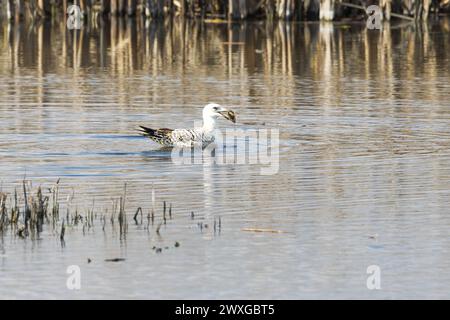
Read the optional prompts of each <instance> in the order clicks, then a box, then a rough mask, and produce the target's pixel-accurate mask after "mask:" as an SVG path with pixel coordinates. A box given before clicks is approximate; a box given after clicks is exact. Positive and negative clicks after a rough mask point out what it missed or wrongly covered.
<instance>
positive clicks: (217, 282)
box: [0, 20, 450, 299]
mask: <svg viewBox="0 0 450 320" xmlns="http://www.w3.org/2000/svg"><path fill="white" fill-rule="evenodd" d="M210 101H215V102H218V103H221V104H224V105H226V106H231V107H232V108H233V109H234V110H235V111H236V112H237V114H238V122H237V127H238V128H243V129H277V130H279V132H280V146H279V171H278V172H277V174H274V175H261V167H262V165H259V164H256V165H255V164H252V165H250V164H240V165H230V164H228V165H220V164H217V163H216V164H214V161H211V159H208V158H205V159H204V160H203V161H202V162H201V163H199V164H184V165H176V164H174V163H173V161H172V160H171V154H170V152H168V151H164V150H160V149H159V148H158V146H157V145H155V144H153V143H151V142H149V141H147V140H145V139H144V138H141V137H139V136H137V135H136V130H135V129H136V127H137V126H138V125H140V124H144V125H148V126H153V127H158V126H161V127H169V128H170V127H180V126H181V127H191V126H193V125H194V121H198V120H199V119H200V115H201V108H202V106H203V105H204V104H205V103H207V102H210ZM220 125H221V126H222V128H227V127H230V126H232V124H231V123H229V122H225V121H222V122H220ZM228 147H230V146H228ZM449 147H450V21H445V20H443V21H440V22H432V23H430V24H429V25H424V26H421V27H420V28H419V27H415V26H412V25H395V24H393V25H391V26H390V27H389V26H388V25H387V26H385V28H384V29H383V30H382V31H370V30H366V29H365V28H364V25H359V24H351V25H344V24H334V25H333V24H303V23H302V24H264V23H258V22H255V23H251V24H236V25H227V24H219V23H206V24H201V23H186V24H182V23H173V24H172V23H166V24H157V23H147V24H146V23H145V22H143V21H140V20H137V21H135V20H128V21H127V20H117V21H116V20H113V21H98V23H97V24H93V25H87V26H85V28H84V29H83V31H82V32H76V33H74V31H70V32H69V31H67V30H66V28H65V25H64V24H55V23H53V24H52V23H50V22H47V23H44V24H40V25H34V26H30V25H27V24H25V23H23V24H20V25H16V26H14V25H8V24H6V23H3V24H1V27H0V159H1V160H0V161H1V162H0V166H1V171H0V173H1V175H0V180H1V190H2V191H3V192H7V193H9V194H13V192H14V188H20V187H21V181H22V179H23V178H24V177H26V179H27V180H31V181H32V182H33V188H37V186H38V185H42V186H45V187H51V185H52V184H53V183H54V182H55V181H56V180H57V179H58V178H60V179H61V182H60V184H61V194H62V195H63V196H62V197H61V205H62V209H61V210H62V211H63V212H65V210H66V207H67V206H69V203H68V201H67V199H66V198H65V197H66V196H67V194H71V193H72V192H74V194H75V196H74V198H73V199H71V200H70V207H71V208H75V207H76V208H77V209H78V210H79V211H80V212H83V213H84V212H86V211H87V210H89V209H90V208H92V207H94V208H95V210H96V211H98V212H105V211H106V210H109V212H110V211H111V206H112V200H111V199H112V198H117V197H119V196H120V195H121V194H122V189H123V187H124V184H125V183H127V193H128V197H127V213H128V215H129V219H128V220H129V230H128V234H127V238H126V240H123V239H122V240H121V239H120V237H119V234H118V232H117V229H115V228H113V227H111V226H110V225H109V224H108V225H107V227H106V230H105V231H103V230H102V224H101V222H98V221H97V222H96V223H95V224H94V226H93V228H91V229H89V230H87V231H86V230H85V232H83V230H82V228H81V227H69V228H68V229H67V230H66V246H65V247H64V248H62V247H61V244H60V242H59V238H58V236H57V235H55V231H54V230H52V228H50V227H46V229H45V231H44V233H43V234H41V236H40V240H31V239H26V240H23V239H21V238H19V237H16V236H14V235H11V234H10V233H8V234H6V235H3V236H2V237H1V238H0V297H1V298H8V299H14V298H194V299H196V298H200V299H203V298H213V299H214V298H225V299H227V298H228V299H230V298H267V299H272V298H275V299H277V298H374V299H376V298H450V294H449V292H450V237H449V230H450V209H449V205H450V149H449ZM231 148H233V146H231ZM236 150H237V152H238V153H240V152H244V151H243V150H241V149H239V148H237V149H236ZM152 187H154V189H155V196H156V203H157V212H156V217H155V220H156V221H155V226H151V227H150V229H149V230H147V229H146V228H145V222H144V225H135V224H134V223H133V222H132V216H133V214H134V212H135V211H136V208H137V207H142V208H143V210H144V215H146V214H147V213H148V211H149V209H150V208H151V203H152V202H151V194H152ZM163 201H167V203H172V206H173V210H172V215H173V217H172V219H170V220H168V221H167V224H166V225H163V226H162V227H161V231H160V234H159V235H158V234H157V233H156V232H155V228H156V225H157V224H158V223H159V221H161V220H162V203H163ZM191 211H194V213H195V218H194V219H191V217H190V212H191ZM219 217H220V218H221V230H220V233H219V232H214V229H213V223H214V220H215V219H216V220H217V219H218V218H219ZM199 222H203V223H204V224H208V225H209V227H208V228H202V229H200V228H199V226H198V223H199ZM244 228H264V229H274V230H280V231H283V233H255V232H246V231H243V229H244ZM175 241H178V242H179V243H180V244H181V245H180V247H178V248H175V247H174V243H175ZM154 246H158V247H163V248H165V247H166V246H167V247H169V249H164V250H163V252H162V253H156V252H155V251H154V250H152V248H153V247H154ZM118 257H120V258H125V259H126V260H125V261H123V262H118V263H111V262H105V261H104V260H105V259H110V258H118ZM88 258H90V259H91V260H92V262H91V263H88V262H87V259H88ZM69 265H78V266H80V268H81V273H82V274H81V275H82V277H81V282H82V284H81V285H82V288H81V290H68V289H67V288H66V279H67V277H68V275H67V274H66V268H67V267H68V266H69ZM370 265H378V266H379V267H380V269H381V290H368V289H367V287H366V279H367V276H368V275H367V273H366V269H367V267H368V266H370Z"/></svg>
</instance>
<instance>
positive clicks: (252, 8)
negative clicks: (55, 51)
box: [0, 0, 448, 21]
mask: <svg viewBox="0 0 450 320" xmlns="http://www.w3.org/2000/svg"><path fill="white" fill-rule="evenodd" d="M69 4H76V5H79V6H80V8H81V10H82V11H83V12H84V13H85V14H86V15H89V14H92V13H94V14H95V15H107V14H110V15H112V16H124V15H127V16H148V17H150V18H152V19H162V18H167V17H175V16H182V17H188V18H194V17H195V18H202V19H217V18H220V19H223V18H227V19H230V20H231V19H232V20H243V19H248V18H255V17H257V18H265V19H268V20H271V19H274V18H278V19H282V20H292V19H305V18H309V19H311V18H313V19H317V18H319V17H320V18H321V19H326V20H331V19H333V18H336V14H335V12H338V13H339V14H340V16H344V15H351V11H349V10H346V11H343V10H338V9H339V7H340V4H341V2H340V1H335V0H311V1H296V0H227V1H219V0H189V1H187V0H109V1H106V0H91V1H86V0H74V1H67V0H64V1H51V0H28V1H23V0H15V1H13V0H1V1H0V8H1V9H2V12H3V15H4V16H6V17H7V18H8V19H15V20H16V21H19V20H20V19H23V18H25V19H27V20H32V19H36V18H42V17H46V16H51V15H55V16H57V17H60V18H61V17H65V16H66V12H67V8H68V5H69ZM377 4H378V5H379V6H380V7H381V8H382V9H383V10H384V12H385V16H386V17H387V18H388V19H389V17H390V13H391V11H392V10H394V11H395V10H397V11H399V12H398V13H402V12H400V11H406V13H408V14H410V15H413V16H415V17H416V18H417V19H427V18H428V15H429V12H430V11H431V10H433V11H435V12H437V11H438V10H440V9H442V8H445V7H447V6H448V0H440V1H439V2H438V3H436V2H432V1H431V0H424V1H414V2H412V1H410V0H396V1H392V0H380V1H378V3H377ZM405 9H406V10H405ZM319 11H320V12H321V13H320V15H319ZM63 19H64V18H63Z"/></svg>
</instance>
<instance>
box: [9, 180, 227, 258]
mask: <svg viewBox="0 0 450 320" xmlns="http://www.w3.org/2000/svg"><path fill="white" fill-rule="evenodd" d="M60 191H61V188H60V180H59V179H58V180H57V181H56V183H54V184H53V185H51V186H45V187H44V186H41V185H39V186H38V187H37V188H36V187H33V183H32V182H31V181H29V180H23V181H22V185H21V186H17V187H16V188H15V189H14V192H12V193H11V192H9V193H8V192H5V191H3V190H1V189H0V240H3V237H4V236H6V235H10V236H13V237H16V238H19V239H24V240H25V239H30V240H32V241H34V240H41V239H42V238H41V234H42V233H43V232H46V234H47V235H50V236H54V237H55V238H59V241H60V242H61V246H62V247H65V245H66V242H65V238H66V235H67V230H70V231H73V230H75V229H76V228H77V227H78V228H77V230H80V229H81V231H82V233H83V235H87V234H88V233H90V232H91V231H93V230H94V229H97V230H98V229H101V231H102V232H103V233H105V232H107V229H108V230H111V231H112V232H113V234H117V235H118V237H119V239H120V240H121V241H125V240H126V238H127V234H128V229H129V224H130V223H131V224H134V225H136V226H137V227H138V229H140V230H144V231H145V232H147V233H150V232H151V233H153V234H155V235H156V236H157V237H158V238H161V231H160V230H161V227H162V226H166V225H169V221H172V220H174V219H176V218H181V219H183V218H184V219H189V220H192V222H193V223H196V226H197V229H198V230H199V231H200V233H202V232H203V230H204V229H208V227H209V223H208V221H207V220H205V219H204V218H203V217H202V216H201V215H200V216H198V215H196V214H194V212H193V211H190V210H188V211H186V212H185V215H184V216H180V215H175V213H174V210H173V207H172V204H171V203H169V204H168V203H167V202H166V201H163V202H162V205H163V207H162V212H159V210H158V209H157V208H156V206H157V204H156V201H155V190H154V189H152V190H151V197H152V203H151V207H150V208H148V209H143V208H142V207H138V208H137V210H135V211H133V212H134V213H133V212H131V211H130V210H127V208H126V198H127V185H126V184H125V185H124V187H123V193H122V195H120V196H118V197H113V196H112V197H111V206H110V207H109V208H108V207H107V208H105V209H99V208H96V207H95V201H93V202H92V203H91V204H90V203H85V207H86V208H87V209H83V210H80V209H79V208H78V206H77V205H75V204H74V203H73V199H74V197H75V191H74V190H72V192H70V193H68V194H67V195H65V194H61V192H60ZM127 211H128V212H127ZM131 217H132V222H131V221H130V222H129V221H128V220H129V219H131ZM45 228H47V230H44V229H45ZM221 228H222V220H221V218H220V216H219V217H217V218H216V217H214V219H213V221H212V222H211V232H213V233H214V235H220V231H221ZM69 234H70V233H69ZM0 244H1V243H0ZM179 246H180V242H179V241H175V242H174V247H175V248H177V247H179ZM164 249H168V247H167V246H166V247H164ZM152 250H154V251H155V252H156V253H160V252H162V250H163V248H158V247H156V246H155V247H153V248H152Z"/></svg>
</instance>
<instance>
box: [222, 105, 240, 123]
mask: <svg viewBox="0 0 450 320" xmlns="http://www.w3.org/2000/svg"><path fill="white" fill-rule="evenodd" d="M218 113H219V114H220V115H221V116H222V117H224V118H225V119H227V120H230V121H232V122H233V123H236V114H235V113H234V111H233V110H228V109H225V108H223V109H222V110H221V111H218Z"/></svg>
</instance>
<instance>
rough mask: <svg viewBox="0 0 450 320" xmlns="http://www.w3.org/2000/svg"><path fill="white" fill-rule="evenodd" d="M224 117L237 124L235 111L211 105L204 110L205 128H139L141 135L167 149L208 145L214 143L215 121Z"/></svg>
mask: <svg viewBox="0 0 450 320" xmlns="http://www.w3.org/2000/svg"><path fill="white" fill-rule="evenodd" d="M218 117H224V118H225V119H227V120H230V121H232V122H234V123H235V122H236V115H235V113H234V111H232V110H228V109H225V108H223V107H221V106H220V105H218V104H215V103H210V104H208V105H206V106H205V107H204V108H203V126H202V127H200V128H194V129H168V128H160V129H152V128H148V127H145V126H139V128H140V129H139V130H140V132H141V134H142V135H143V136H145V137H148V138H150V139H151V140H153V141H155V142H157V143H159V144H161V145H163V146H166V147H174V146H181V147H189V146H196V145H202V146H204V145H207V144H209V143H211V142H213V141H214V130H215V124H216V122H215V119H217V118H218Z"/></svg>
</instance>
